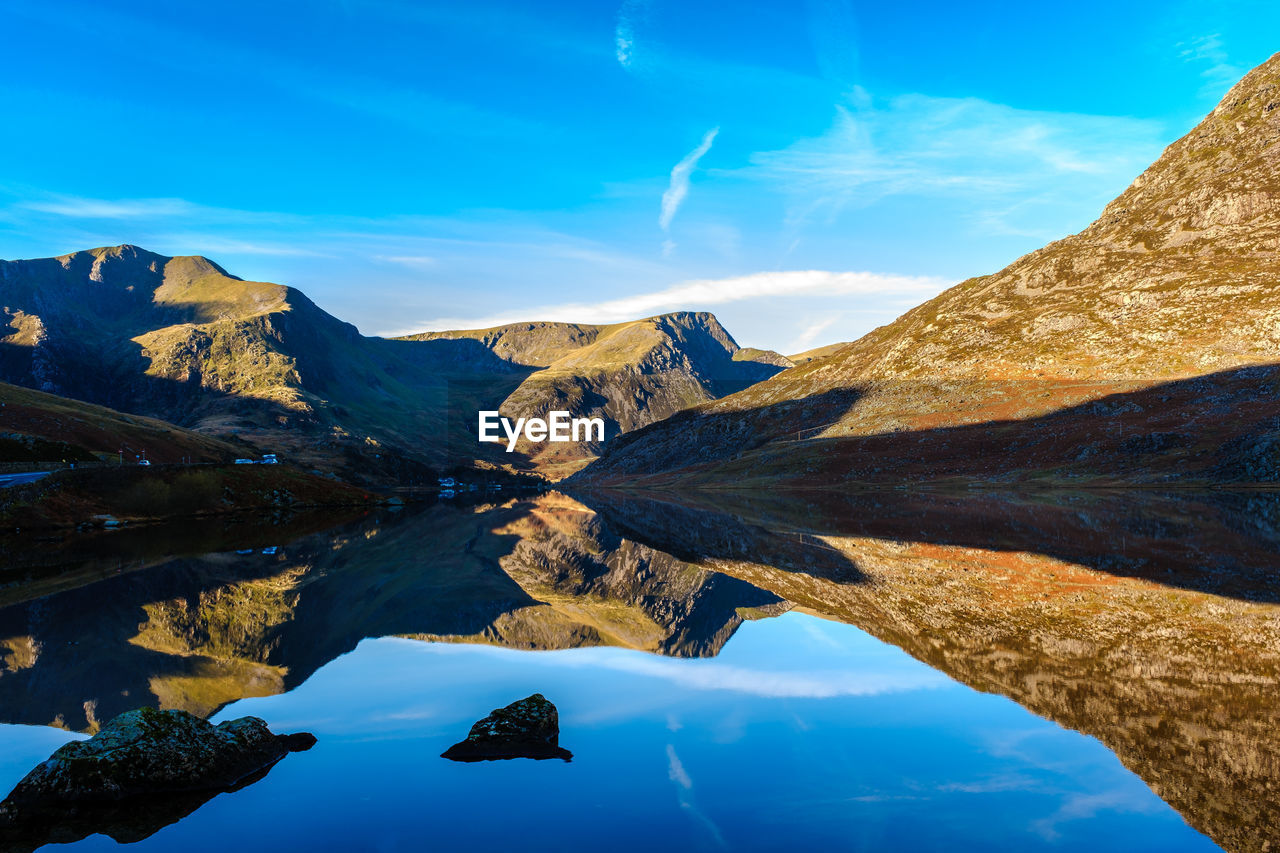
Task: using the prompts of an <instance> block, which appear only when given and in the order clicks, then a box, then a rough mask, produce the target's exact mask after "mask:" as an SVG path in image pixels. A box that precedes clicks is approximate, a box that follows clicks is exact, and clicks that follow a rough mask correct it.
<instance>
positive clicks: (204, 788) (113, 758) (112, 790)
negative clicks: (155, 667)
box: [0, 708, 315, 849]
mask: <svg viewBox="0 0 1280 853" xmlns="http://www.w3.org/2000/svg"><path fill="white" fill-rule="evenodd" d="M314 744H315V737H314V736H312V735H310V734H305V733H301V734H292V735H275V734H272V733H271V731H270V730H269V729H268V728H267V724H266V723H264V722H263V721H262V720H260V719H258V718H257V717H241V718H240V719H238V720H228V721H227V722H224V723H220V724H218V725H216V726H215V725H213V724H211V723H209V722H208V721H206V720H202V719H200V718H199V717H196V716H194V715H192V714H188V713H187V712H186V711H157V710H155V709H153V708H141V709H139V710H136V711H129V712H126V713H124V714H121V715H120V716H118V717H116V718H115V719H114V720H112V721H111V722H110V723H108V724H107V725H105V726H103V728H102V730H101V731H99V732H98V733H97V734H96V735H94V736H93V737H92V738H89V739H88V740H83V741H72V742H71V743H68V744H66V745H64V746H62V747H60V748H59V749H58V750H57V751H56V752H55V753H54V754H53V755H52V756H51V757H50V758H49V760H47V761H45V762H44V763H43V764H41V765H40V766H38V767H36V768H35V769H34V770H32V771H31V772H30V773H28V774H27V775H26V777H25V778H23V780H22V781H21V782H19V783H18V785H17V787H15V788H14V789H13V791H12V792H11V793H10V794H9V796H8V797H6V798H5V800H4V802H3V803H0V831H2V832H3V836H4V838H5V840H6V841H10V842H14V841H15V840H16V844H17V848H11V849H22V848H24V847H25V848H26V849H34V847H35V846H39V844H43V843H48V842H51V841H56V842H63V843H65V842H67V841H72V840H76V839H78V838H82V837H84V836H85V835H88V834H89V833H91V832H107V833H108V834H112V836H113V837H117V840H121V841H126V840H128V841H133V840H138V839H139V838H142V837H146V835H150V834H151V833H152V832H155V830H156V829H159V828H160V827H161V826H165V825H167V824H168V823H171V822H173V821H175V820H178V819H180V818H181V817H182V816H184V815H186V814H188V813H190V812H191V811H192V810H194V808H196V807H198V806H199V805H200V804H201V803H203V802H204V801H205V800H207V799H208V798H209V797H211V796H213V795H215V794H217V793H218V792H221V791H230V790H234V789H236V788H239V787H243V786H244V785H246V784H248V783H250V782H252V781H256V780H257V779H258V778H261V777H262V776H263V775H265V773H266V772H267V771H268V770H269V769H270V768H271V767H272V765H274V764H275V763H276V762H277V761H279V760H280V759H281V758H283V757H284V756H286V755H287V754H289V753H290V752H295V751H299V750H305V749H310V748H311V746H312V745H314ZM113 830H114V832H113Z"/></svg>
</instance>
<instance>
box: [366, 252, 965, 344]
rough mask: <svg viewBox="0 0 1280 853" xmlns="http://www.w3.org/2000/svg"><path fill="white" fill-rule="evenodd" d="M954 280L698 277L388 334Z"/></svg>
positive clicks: (925, 289)
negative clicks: (602, 298)
mask: <svg viewBox="0 0 1280 853" xmlns="http://www.w3.org/2000/svg"><path fill="white" fill-rule="evenodd" d="M952 283H953V282H950V281H948V280H946V279H942V278H935V277H932V276H905V275H886V274H882V273H871V272H830V271H826V270H793V271H783V272H760V273H753V274H751V275H744V276H736V277H733V278H718V279H694V280H692V281H685V282H681V283H679V284H676V285H672V286H671V287H668V288H665V289H663V290H656V291H652V292H649V293H637V294H633V295H631V296H624V297H621V298H618V299H609V300H605V301H603V302H596V303H586V302H571V303H563V304H560V305H543V306H540V307H530V308H513V309H512V310H510V311H505V312H501V313H497V314H490V315H487V316H481V317H439V318H435V319H432V320H427V321H424V323H423V324H422V326H421V327H419V328H416V329H407V330H404V331H397V332H388V333H387V334H388V335H397V334H411V333H412V332H423V331H440V330H444V329H486V328H489V327H490V326H501V325H503V324H506V323H518V322H522V321H529V320H542V321H560V322H571V323H618V322H622V321H624V320H638V319H640V318H643V317H650V316H653V315H655V314H664V313H667V312H670V311H702V310H709V309H711V308H713V307H714V306H717V305H725V304H728V303H732V302H743V301H747V300H753V299H764V298H768V297H775V296H802V295H803V296H824V297H841V296H845V297H848V296H888V297H892V298H897V299H903V298H910V299H915V300H919V299H922V298H925V297H928V296H933V295H934V294H936V293H938V292H940V291H942V290H943V289H945V288H946V287H948V286H950V285H951V284H952ZM833 322H834V320H833ZM828 325H829V324H828ZM823 328H825V326H824V327H822V328H819V329H818V330H817V331H815V332H814V334H813V338H816V337H817V335H818V334H819V333H820V332H821V331H822V329H823ZM813 338H810V340H812V339H813ZM793 351H794V350H793Z"/></svg>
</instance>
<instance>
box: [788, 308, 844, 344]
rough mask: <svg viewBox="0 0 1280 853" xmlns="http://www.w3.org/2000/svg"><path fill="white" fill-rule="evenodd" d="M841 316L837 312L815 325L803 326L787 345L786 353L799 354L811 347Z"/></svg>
mask: <svg viewBox="0 0 1280 853" xmlns="http://www.w3.org/2000/svg"><path fill="white" fill-rule="evenodd" d="M841 316H842V314H841V312H839V311H837V312H836V313H834V314H832V315H831V316H830V317H824V318H823V319H821V320H819V321H817V322H816V323H810V324H809V325H808V326H805V329H804V331H803V332H801V333H800V334H799V335H797V336H796V337H795V338H794V339H793V340H792V341H791V343H790V344H788V345H787V348H786V350H785V351H786V352H792V353H800V352H804V351H805V350H808V349H811V348H812V347H813V342H814V341H816V340H817V339H818V335H820V334H822V333H823V332H825V331H826V330H827V329H829V328H831V327H832V326H833V325H835V324H836V322H837V321H838V320H840V318H841Z"/></svg>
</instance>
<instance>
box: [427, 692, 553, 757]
mask: <svg viewBox="0 0 1280 853" xmlns="http://www.w3.org/2000/svg"><path fill="white" fill-rule="evenodd" d="M441 757H442V758H448V759H452V760H453V761H495V760H500V759H505V758H533V759H538V760H541V759H544V758H560V759H563V760H565V761H569V760H571V759H572V758H573V753H572V752H570V751H569V750H567V749H562V748H561V747H560V714H559V713H558V712H557V711H556V706H555V705H553V704H552V703H551V702H549V701H548V700H547V698H546V697H545V696H543V695H542V694H541V693H535V694H533V695H532V696H529V697H527V698H525V699H521V700H520V701H519V702H512V703H511V704H510V705H508V706H507V707H505V708H498V709H496V710H495V711H493V712H492V713H491V714H489V716H487V717H485V718H484V719H483V720H480V721H479V722H477V723H476V724H475V725H474V726H472V727H471V732H470V734H468V735H467V739H466V740H464V741H462V742H460V743H455V744H454V745H453V746H451V747H449V748H448V749H447V750H445V752H444V753H443V754H442V756H441Z"/></svg>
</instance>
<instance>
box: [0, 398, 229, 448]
mask: <svg viewBox="0 0 1280 853" xmlns="http://www.w3.org/2000/svg"><path fill="white" fill-rule="evenodd" d="M0 430H3V431H2V432H0V463H44V462H62V461H64V460H65V461H67V462H95V461H103V460H105V461H109V462H115V461H118V460H119V459H121V458H124V459H125V460H126V461H128V462H133V461H134V459H135V457H137V456H141V455H143V454H144V453H145V454H146V456H147V458H148V459H149V460H151V461H152V462H160V463H164V462H180V461H182V460H183V459H184V458H185V459H188V460H190V461H192V462H230V461H232V460H233V459H235V458H236V457H238V456H244V455H245V454H246V453H247V452H249V451H248V449H247V448H246V447H245V446H244V445H243V444H237V443H232V442H227V441H221V440H218V439H216V438H211V437H210V436H207V435H202V434H200V433H197V432H193V431H191V430H186V429H182V428H181V427H177V426H174V425H173V424H170V423H165V422H164V421H158V420H154V419H151V418H142V417H135V416H133V415H126V414H123V413H121V412H117V411H114V410H112V409H108V408H106V407H104V406H95V405H93V404H91V403H81V402H79V401H77V400H69V399H67V398H65V397H59V396H57V395H54V394H46V393H43V392H41V391H32V390H30V389H27V388H19V387H18V386H16V385H8V384H5V383H0Z"/></svg>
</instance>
